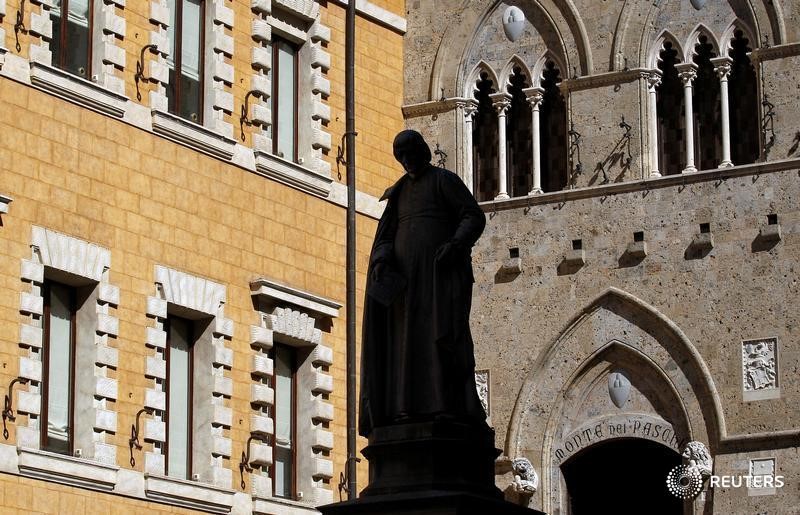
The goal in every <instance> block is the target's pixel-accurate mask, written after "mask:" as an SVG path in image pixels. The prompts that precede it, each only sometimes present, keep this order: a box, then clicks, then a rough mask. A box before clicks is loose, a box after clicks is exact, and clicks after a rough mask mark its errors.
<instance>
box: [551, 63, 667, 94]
mask: <svg viewBox="0 0 800 515" xmlns="http://www.w3.org/2000/svg"><path fill="white" fill-rule="evenodd" d="M650 73H652V70H648V69H646V68H633V69H630V70H621V71H614V72H608V73H598V74H596V75H587V76H585V77H576V78H574V79H565V80H563V81H562V82H561V84H560V86H561V88H562V89H565V90H567V91H580V90H583V89H591V88H599V87H603V86H613V85H616V84H624V83H626V82H633V81H635V80H639V79H642V78H645V77H647V75H649V74H650Z"/></svg>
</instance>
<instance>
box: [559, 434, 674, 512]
mask: <svg viewBox="0 0 800 515" xmlns="http://www.w3.org/2000/svg"><path fill="white" fill-rule="evenodd" d="M680 464H681V457H680V455H679V454H678V453H677V452H675V451H674V450H673V449H670V448H668V447H666V446H663V445H660V444H658V443H656V442H653V441H650V440H645V439H638V438H621V439H615V440H607V441H604V442H599V443H597V444H594V445H592V446H590V447H587V448H586V449H584V450H583V451H581V452H579V453H577V454H576V455H574V456H573V457H571V458H570V459H569V460H567V461H566V462H565V463H564V464H563V465H561V473H562V474H563V475H564V481H565V483H566V487H567V496H568V498H569V502H568V511H567V513H568V514H569V515H585V514H595V513H614V514H615V515H629V514H630V515H634V514H637V515H638V514H642V513H647V514H651V515H682V514H683V502H682V501H681V500H680V499H678V498H677V497H674V496H673V495H672V494H670V492H669V490H667V485H666V479H667V474H668V473H669V471H670V470H672V468H673V467H675V466H677V465H680Z"/></svg>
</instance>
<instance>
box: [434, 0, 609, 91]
mask: <svg viewBox="0 0 800 515" xmlns="http://www.w3.org/2000/svg"><path fill="white" fill-rule="evenodd" d="M487 4H488V5H487ZM501 4H502V2H501V1H500V0H494V1H492V2H487V3H484V2H471V3H470V5H468V6H465V8H464V9H463V10H462V11H459V13H458V23H452V24H450V25H449V26H448V28H447V29H446V32H445V34H444V36H443V38H442V42H441V44H440V45H439V46H438V50H437V53H436V56H435V58H434V62H433V65H432V68H431V72H430V82H429V84H428V92H427V94H428V97H429V99H434V98H439V96H440V95H441V91H442V89H444V92H445V96H452V95H454V94H457V92H460V91H463V90H464V88H465V86H466V84H468V74H467V70H469V69H471V67H470V65H469V63H467V56H468V55H469V54H470V51H471V49H472V47H473V45H474V44H475V35H476V34H477V32H478V31H479V30H480V29H481V27H483V25H484V24H485V23H486V22H487V20H489V19H490V18H491V17H492V16H493V15H495V14H497V10H498V8H499V7H500V6H501ZM524 4H525V5H519V7H521V8H523V10H526V9H527V12H526V18H527V19H528V20H531V19H532V18H534V19H535V20H536V23H541V24H544V25H546V26H548V27H549V29H548V31H549V32H551V33H552V35H553V38H554V44H555V48H554V50H556V51H558V52H562V53H564V54H565V56H564V59H562V60H563V61H564V62H565V63H566V64H567V65H568V66H570V67H569V68H565V71H564V73H565V74H566V73H567V71H566V70H567V69H568V70H570V71H571V70H572V68H571V66H574V67H575V69H576V70H577V73H579V74H580V75H589V74H591V73H592V72H593V71H594V64H593V59H592V50H591V45H590V42H589V37H588V33H587V31H586V27H585V25H584V23H583V20H582V18H581V16H580V14H579V13H578V9H577V8H576V6H575V4H574V3H573V1H572V0H530V1H526V2H524ZM531 12H535V13H536V16H532V15H531ZM500 14H502V13H500Z"/></svg>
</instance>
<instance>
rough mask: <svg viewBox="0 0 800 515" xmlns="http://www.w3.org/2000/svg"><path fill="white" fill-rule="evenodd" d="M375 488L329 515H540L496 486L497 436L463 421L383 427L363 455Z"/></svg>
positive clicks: (326, 514)
mask: <svg viewBox="0 0 800 515" xmlns="http://www.w3.org/2000/svg"><path fill="white" fill-rule="evenodd" d="M363 454H364V456H365V457H366V458H367V460H368V461H369V485H368V486H367V488H365V489H364V490H363V491H362V492H361V496H360V497H359V498H358V499H355V500H352V501H346V502H340V503H335V504H329V505H326V506H320V507H318V508H317V509H318V510H319V511H321V512H322V514H323V515H356V514H365V515H366V514H369V515H383V514H396V515H401V514H402V515H472V514H475V515H478V514H481V515H486V514H496V515H506V514H507V515H538V514H540V513H541V512H537V511H534V510H529V509H527V508H524V507H522V506H519V505H516V504H513V503H509V502H506V501H504V500H503V494H502V492H500V490H499V489H498V488H497V487H496V486H495V485H494V461H495V459H496V458H497V457H498V456H499V455H500V451H499V450H498V449H495V447H494V432H493V431H491V430H490V429H489V428H488V427H486V426H483V427H481V426H475V425H470V424H463V423H458V422H440V421H434V422H418V423H408V424H396V425H392V426H385V427H377V428H375V429H374V430H373V432H372V434H371V435H370V437H369V445H368V446H367V447H366V448H365V449H364V451H363Z"/></svg>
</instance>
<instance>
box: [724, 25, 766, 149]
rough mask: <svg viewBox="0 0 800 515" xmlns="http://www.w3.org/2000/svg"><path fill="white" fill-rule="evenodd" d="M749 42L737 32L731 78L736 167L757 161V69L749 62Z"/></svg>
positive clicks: (732, 53) (732, 147)
mask: <svg viewBox="0 0 800 515" xmlns="http://www.w3.org/2000/svg"><path fill="white" fill-rule="evenodd" d="M751 50H752V49H751V48H750V41H749V40H748V39H747V38H746V37H745V36H744V34H743V33H742V31H741V30H737V31H736V32H734V36H733V40H731V51H730V57H731V59H733V64H732V65H731V74H730V78H729V79H728V90H729V92H728V96H729V103H728V105H729V106H730V107H729V109H730V120H731V122H730V123H731V160H732V161H733V163H734V164H737V165H741V164H748V163H754V162H755V161H756V159H758V155H759V149H758V139H759V133H758V124H757V123H756V120H758V87H757V84H758V83H757V82H756V70H755V68H754V67H753V63H751V62H750V57H748V55H747V54H748V52H750V51H751Z"/></svg>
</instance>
